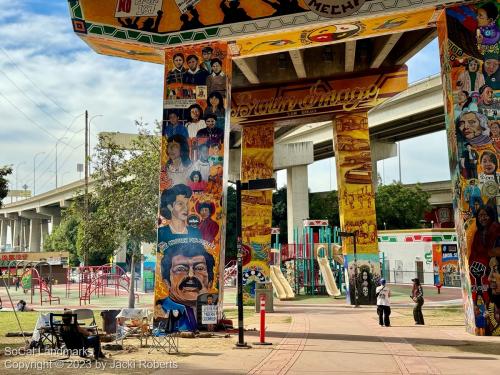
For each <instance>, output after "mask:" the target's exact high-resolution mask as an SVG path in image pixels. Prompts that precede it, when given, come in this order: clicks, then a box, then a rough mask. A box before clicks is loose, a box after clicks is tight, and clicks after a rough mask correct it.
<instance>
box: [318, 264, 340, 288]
mask: <svg viewBox="0 0 500 375" xmlns="http://www.w3.org/2000/svg"><path fill="white" fill-rule="evenodd" d="M318 264H319V271H320V272H321V275H322V276H323V281H324V282H325V287H326V291H327V293H328V294H329V295H331V296H334V297H339V296H340V295H341V293H340V290H339V288H337V284H336V283H335V278H334V277H333V272H332V269H331V268H330V263H329V262H328V259H327V258H323V257H318Z"/></svg>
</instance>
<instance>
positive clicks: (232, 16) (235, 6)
mask: <svg viewBox="0 0 500 375" xmlns="http://www.w3.org/2000/svg"><path fill="white" fill-rule="evenodd" d="M239 6H240V2H239V1H238V0H233V1H230V2H229V6H227V5H226V0H222V1H221V3H220V8H221V10H222V13H224V19H223V20H222V23H225V24H226V23H236V22H243V21H250V20H251V19H252V18H250V16H249V15H248V14H247V12H246V10H245V9H243V8H239Z"/></svg>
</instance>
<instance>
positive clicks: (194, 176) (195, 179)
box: [193, 174, 200, 182]
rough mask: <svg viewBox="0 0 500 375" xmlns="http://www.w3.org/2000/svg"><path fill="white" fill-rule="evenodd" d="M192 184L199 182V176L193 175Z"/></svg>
mask: <svg viewBox="0 0 500 375" xmlns="http://www.w3.org/2000/svg"><path fill="white" fill-rule="evenodd" d="M193 182H200V176H198V175H197V174H195V175H193Z"/></svg>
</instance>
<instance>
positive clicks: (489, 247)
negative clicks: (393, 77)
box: [434, 1, 500, 336]
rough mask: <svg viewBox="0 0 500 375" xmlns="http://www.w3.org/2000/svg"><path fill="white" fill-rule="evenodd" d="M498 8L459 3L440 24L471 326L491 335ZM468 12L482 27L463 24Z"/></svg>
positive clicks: (499, 328)
mask: <svg viewBox="0 0 500 375" xmlns="http://www.w3.org/2000/svg"><path fill="white" fill-rule="evenodd" d="M498 9H499V3H498V1H489V2H484V3H475V4H467V5H460V6H456V7H450V8H446V9H444V10H443V12H441V14H440V16H439V18H438V21H437V26H438V38H439V49H440V57H441V72H442V82H443V89H444V103H445V122H446V130H447V135H448V136H447V140H448V155H449V165H450V174H451V180H452V188H453V208H454V210H455V215H454V217H455V228H456V231H457V239H458V260H459V269H460V272H461V280H462V288H463V291H462V296H463V298H464V301H463V305H464V313H465V322H466V329H467V331H468V332H469V333H472V334H476V335H488V336H500V316H499V314H498V310H499V309H500V269H499V268H500V248H499V247H498V245H497V244H498V240H499V239H500V224H499V222H498V221H499V217H498V214H499V213H500V210H499V205H498V203H499V201H500V199H499V198H500V196H499V185H498V182H499V172H498V160H500V152H499V151H500V148H499V147H498V146H499V144H498V141H497V139H498V135H497V132H498V117H497V116H498V111H499V110H500V106H499V104H498V102H495V100H492V99H491V98H492V97H494V96H495V95H496V96H498V95H499V94H500V68H499V67H498V61H499V49H500V46H499V41H498V29H496V31H493V30H494V29H495V28H496V27H497V26H496V23H497V20H496V18H497V14H498ZM464 14H468V15H469V16H467V18H470V20H471V22H477V24H478V26H477V27H476V26H470V25H468V24H467V22H465V21H463V19H462V15H464ZM470 15H472V16H470ZM480 16H481V17H480ZM495 35H496V36H495ZM457 61H466V62H467V63H468V69H464V68H463V67H462V66H461V65H460V64H458V63H457ZM473 65H475V66H476V67H479V66H482V69H473V68H472V66H473ZM472 70H474V71H475V72H476V73H474V74H472ZM461 91H467V92H468V93H469V96H470V97H471V98H475V97H480V100H479V103H478V105H477V106H468V107H467V108H464V107H463V106H462V105H460V103H459V102H458V100H457V99H458V98H457V95H456V93H457V92H461ZM484 93H486V94H484ZM467 197H470V199H466V198H467ZM473 197H474V198H476V199H473ZM442 260H443V259H441V258H439V259H434V261H438V262H439V264H441V261H442Z"/></svg>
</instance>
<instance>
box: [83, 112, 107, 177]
mask: <svg viewBox="0 0 500 375" xmlns="http://www.w3.org/2000/svg"><path fill="white" fill-rule="evenodd" d="M87 116H88V115H87ZM103 116H104V115H94V116H92V117H91V118H90V119H89V122H88V129H87V132H88V134H87V138H88V151H87V153H88V154H87V156H88V157H89V158H90V157H91V155H92V153H91V150H92V148H91V147H90V124H91V123H92V120H93V119H95V118H96V117H103ZM89 173H90V164H89Z"/></svg>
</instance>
